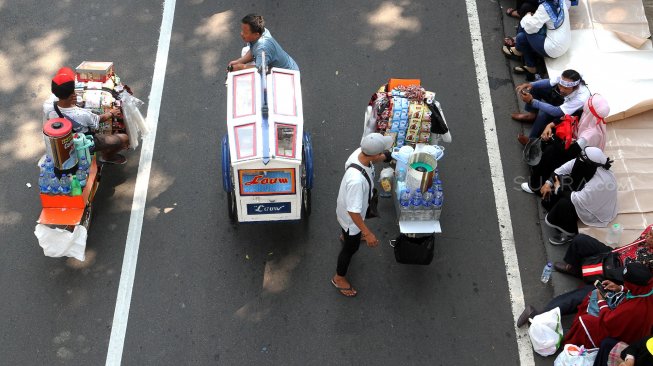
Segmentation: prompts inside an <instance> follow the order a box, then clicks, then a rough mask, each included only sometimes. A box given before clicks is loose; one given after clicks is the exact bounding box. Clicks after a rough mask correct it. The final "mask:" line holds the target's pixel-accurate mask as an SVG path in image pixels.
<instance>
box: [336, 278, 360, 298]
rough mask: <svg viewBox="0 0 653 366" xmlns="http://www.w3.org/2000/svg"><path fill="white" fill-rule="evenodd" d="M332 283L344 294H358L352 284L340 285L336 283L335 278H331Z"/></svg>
mask: <svg viewBox="0 0 653 366" xmlns="http://www.w3.org/2000/svg"><path fill="white" fill-rule="evenodd" d="M331 284H332V285H333V287H335V288H336V290H338V292H340V293H341V294H342V296H347V297H354V296H356V295H357V294H358V292H356V290H354V288H353V287H351V285H350V286H349V287H339V286H338V285H336V281H334V280H333V278H332V279H331Z"/></svg>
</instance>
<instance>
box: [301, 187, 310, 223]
mask: <svg viewBox="0 0 653 366" xmlns="http://www.w3.org/2000/svg"><path fill="white" fill-rule="evenodd" d="M302 212H303V215H302V216H306V217H308V216H310V215H311V190H310V189H308V188H305V187H304V188H302Z"/></svg>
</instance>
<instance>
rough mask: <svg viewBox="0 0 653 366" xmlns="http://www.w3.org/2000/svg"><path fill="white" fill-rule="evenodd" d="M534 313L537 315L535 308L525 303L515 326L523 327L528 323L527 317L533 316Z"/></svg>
mask: <svg viewBox="0 0 653 366" xmlns="http://www.w3.org/2000/svg"><path fill="white" fill-rule="evenodd" d="M535 315H537V310H535V308H534V307H532V306H531V305H526V309H524V311H522V313H521V315H520V316H519V318H517V327H520V328H521V327H523V326H524V325H526V323H528V319H529V318H532V317H534V316H535Z"/></svg>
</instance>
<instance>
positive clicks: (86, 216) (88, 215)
mask: <svg viewBox="0 0 653 366" xmlns="http://www.w3.org/2000/svg"><path fill="white" fill-rule="evenodd" d="M91 219H93V204H91V203H89V204H88V205H86V208H84V213H83V214H82V220H81V221H80V223H79V224H80V225H82V226H84V227H85V228H86V231H88V230H89V229H90V228H91Z"/></svg>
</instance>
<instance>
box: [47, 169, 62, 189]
mask: <svg viewBox="0 0 653 366" xmlns="http://www.w3.org/2000/svg"><path fill="white" fill-rule="evenodd" d="M48 192H50V194H59V193H61V184H60V183H59V179H58V178H57V176H56V175H54V173H51V174H50V180H49V182H48Z"/></svg>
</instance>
